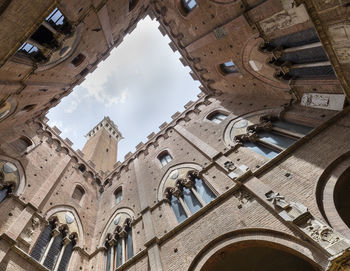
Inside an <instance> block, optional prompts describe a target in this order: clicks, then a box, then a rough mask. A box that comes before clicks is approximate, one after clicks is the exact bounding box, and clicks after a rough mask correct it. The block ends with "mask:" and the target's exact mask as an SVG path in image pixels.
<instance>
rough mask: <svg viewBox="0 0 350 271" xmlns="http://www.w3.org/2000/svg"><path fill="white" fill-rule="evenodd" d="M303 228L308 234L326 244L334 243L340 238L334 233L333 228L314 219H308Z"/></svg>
mask: <svg viewBox="0 0 350 271" xmlns="http://www.w3.org/2000/svg"><path fill="white" fill-rule="evenodd" d="M303 228H304V229H305V230H306V231H308V232H309V235H310V236H311V237H312V239H314V240H315V241H317V242H324V243H327V244H330V245H332V244H335V243H336V242H338V241H339V240H340V237H339V236H338V235H336V234H334V230H333V229H332V228H330V227H328V226H326V225H324V224H322V223H321V222H319V221H317V220H315V219H309V220H308V221H307V222H306V223H305V225H303Z"/></svg>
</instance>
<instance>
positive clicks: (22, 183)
mask: <svg viewBox="0 0 350 271" xmlns="http://www.w3.org/2000/svg"><path fill="white" fill-rule="evenodd" d="M1 160H2V161H6V162H10V163H12V164H13V165H15V166H16V168H17V172H18V182H17V183H16V185H15V189H14V190H13V191H12V193H13V194H14V195H16V196H20V195H22V194H23V191H24V189H25V187H26V178H25V171H24V168H23V166H22V164H21V163H20V162H19V161H17V160H15V159H13V158H11V157H7V156H3V155H0V161H1Z"/></svg>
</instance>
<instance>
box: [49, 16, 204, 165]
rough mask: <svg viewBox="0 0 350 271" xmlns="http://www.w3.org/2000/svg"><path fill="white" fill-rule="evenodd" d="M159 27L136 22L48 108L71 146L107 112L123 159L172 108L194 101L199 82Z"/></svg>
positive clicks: (51, 120) (77, 146)
mask: <svg viewBox="0 0 350 271" xmlns="http://www.w3.org/2000/svg"><path fill="white" fill-rule="evenodd" d="M158 26H159V24H158V22H157V21H156V20H154V21H152V20H151V19H150V17H148V16H147V17H146V18H145V19H144V20H141V21H139V23H138V25H137V27H136V29H135V30H134V31H133V32H132V33H131V34H130V35H126V36H125V37H124V41H123V42H122V43H121V44H120V45H119V46H118V47H117V48H114V49H113V50H112V52H111V54H110V56H109V57H108V58H107V59H106V60H105V61H103V62H100V63H99V65H98V67H97V69H96V70H95V71H94V72H92V73H91V74H89V75H87V77H86V79H85V81H84V82H83V83H82V84H81V85H79V86H76V87H75V88H74V89H73V92H72V93H71V94H70V95H68V96H67V97H65V98H63V99H62V100H61V102H60V103H59V104H58V105H57V106H56V107H54V108H52V109H51V110H50V111H49V113H48V115H47V117H48V118H49V122H48V124H49V125H50V126H51V127H52V126H57V127H58V128H59V129H60V130H61V131H62V134H61V137H62V138H66V137H68V138H69V139H70V140H71V141H72V142H73V148H74V149H75V150H77V149H80V150H81V149H82V148H83V146H84V144H85V142H86V138H85V135H86V134H87V133H88V132H89V131H90V130H91V129H92V128H93V127H94V126H95V125H96V124H97V123H99V122H100V121H101V120H102V119H103V118H104V116H109V117H110V118H111V119H112V120H113V121H114V123H115V124H116V125H117V126H118V129H119V131H120V132H121V133H122V135H123V137H124V139H122V140H121V141H120V142H119V146H118V148H119V149H118V160H119V161H123V160H124V155H125V154H127V153H128V152H129V151H131V152H134V151H135V146H136V145H137V144H138V143H140V142H141V141H142V142H144V143H145V142H146V141H147V136H148V135H149V134H150V133H152V132H155V133H157V132H158V131H159V128H158V127H159V126H160V125H161V124H162V123H163V122H165V121H166V122H168V123H169V122H170V121H171V116H172V115H173V114H174V113H175V112H177V111H180V112H182V111H184V105H185V104H186V103H187V102H189V101H190V100H192V101H195V100H197V95H198V94H199V93H200V89H199V86H200V83H199V82H198V81H194V80H193V79H192V77H191V76H190V74H189V72H190V68H188V67H184V66H183V65H182V64H181V62H180V60H179V58H180V54H179V53H178V52H175V53H174V52H173V51H172V50H171V48H170V46H169V45H168V44H169V42H170V39H169V38H168V37H167V36H163V35H162V34H161V33H160V31H159V30H158Z"/></svg>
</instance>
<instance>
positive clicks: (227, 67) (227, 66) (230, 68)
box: [220, 60, 238, 74]
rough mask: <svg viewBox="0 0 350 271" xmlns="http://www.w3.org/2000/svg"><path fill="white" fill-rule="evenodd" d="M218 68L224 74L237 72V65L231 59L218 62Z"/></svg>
mask: <svg viewBox="0 0 350 271" xmlns="http://www.w3.org/2000/svg"><path fill="white" fill-rule="evenodd" d="M220 69H221V71H222V72H223V73H224V74H230V73H236V72H238V70H237V67H236V65H235V63H233V61H232V60H231V61H227V62H225V63H222V64H220Z"/></svg>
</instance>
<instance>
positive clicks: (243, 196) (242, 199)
mask: <svg viewBox="0 0 350 271" xmlns="http://www.w3.org/2000/svg"><path fill="white" fill-rule="evenodd" d="M233 195H234V196H235V197H236V198H237V199H238V201H239V204H238V205H237V207H238V209H241V208H242V207H243V205H245V204H247V203H248V202H251V201H253V197H252V195H251V194H250V193H249V192H248V191H247V190H245V189H242V188H241V189H239V190H237V191H235V193H234V194H233Z"/></svg>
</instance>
